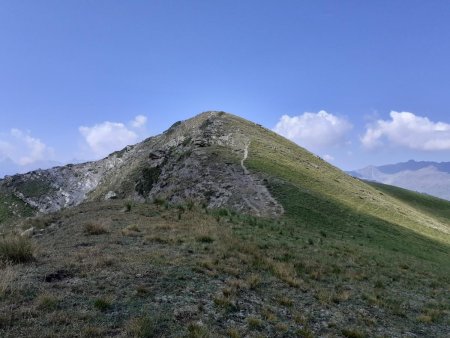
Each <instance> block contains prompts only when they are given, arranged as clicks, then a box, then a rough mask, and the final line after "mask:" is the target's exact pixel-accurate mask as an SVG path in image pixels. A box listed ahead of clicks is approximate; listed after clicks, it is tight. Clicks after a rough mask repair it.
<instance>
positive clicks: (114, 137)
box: [78, 115, 147, 157]
mask: <svg viewBox="0 0 450 338" xmlns="http://www.w3.org/2000/svg"><path fill="white" fill-rule="evenodd" d="M146 123H147V117H145V116H143V115H138V116H136V117H135V118H134V120H133V121H131V122H130V127H127V126H126V125H125V124H123V123H120V122H109V121H105V122H102V123H99V124H96V125H94V126H91V127H86V126H81V127H79V128H78V129H79V131H80V133H81V135H82V136H83V138H84V141H85V142H86V144H87V145H88V147H89V150H90V152H91V153H92V154H93V155H94V156H95V157H104V156H107V155H109V154H110V153H112V152H113V151H116V150H120V149H122V148H124V147H125V146H127V145H130V144H134V143H136V142H138V141H139V140H140V139H141V135H140V134H139V133H138V132H137V131H136V130H133V128H134V129H141V128H143V127H144V126H145V124H146ZM141 131H142V130H141Z"/></svg>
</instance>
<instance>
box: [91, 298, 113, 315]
mask: <svg viewBox="0 0 450 338" xmlns="http://www.w3.org/2000/svg"><path fill="white" fill-rule="evenodd" d="M94 307H95V308H96V309H97V310H100V311H102V312H105V311H107V310H109V309H110V308H111V307H112V304H111V301H109V300H108V299H105V298H98V299H96V300H95V301H94Z"/></svg>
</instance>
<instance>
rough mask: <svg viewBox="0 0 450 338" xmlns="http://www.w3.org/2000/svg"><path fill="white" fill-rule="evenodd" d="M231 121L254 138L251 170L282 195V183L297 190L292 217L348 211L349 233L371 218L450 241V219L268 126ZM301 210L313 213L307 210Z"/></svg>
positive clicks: (344, 224)
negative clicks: (365, 179) (350, 171)
mask: <svg viewBox="0 0 450 338" xmlns="http://www.w3.org/2000/svg"><path fill="white" fill-rule="evenodd" d="M230 120H232V122H231V121H230V124H233V123H234V124H236V123H238V124H239V125H240V127H241V128H243V129H244V130H243V133H244V134H245V135H248V136H250V139H251V141H250V145H249V156H248V159H247V160H246V162H245V164H246V166H247V167H248V169H251V170H253V171H255V172H258V173H260V174H261V175H263V176H264V177H266V178H268V179H269V180H270V181H272V182H275V183H274V184H277V185H278V186H279V188H278V190H276V191H275V192H274V193H275V194H278V197H279V198H282V195H283V192H282V191H280V189H281V190H283V189H284V188H280V187H286V188H285V189H288V190H289V191H291V192H292V191H294V192H293V193H292V194H291V195H289V205H287V206H286V208H287V215H288V216H292V215H294V214H295V215H296V217H300V216H301V217H312V216H308V215H314V214H315V215H317V219H320V220H326V219H327V218H330V217H331V218H335V217H334V216H333V215H334V214H337V213H338V214H339V213H345V217H343V215H342V214H341V215H340V216H339V217H338V219H339V220H340V221H339V222H338V223H337V224H336V227H338V225H339V227H342V228H348V229H349V231H352V230H353V229H354V226H355V224H357V223H358V222H359V220H360V218H361V217H370V218H372V219H373V220H379V221H380V222H387V223H389V224H392V225H395V226H400V227H403V228H406V229H409V230H412V231H413V232H416V233H418V234H420V235H424V236H427V237H429V238H431V239H434V240H438V241H440V242H442V243H446V244H450V225H449V223H450V222H449V220H446V221H444V220H442V219H437V218H435V217H434V216H432V215H429V214H427V213H424V212H423V211H422V210H420V209H416V208H414V207H413V206H411V205H410V204H408V203H405V202H404V201H403V200H401V199H398V198H396V197H395V196H390V195H387V194H384V193H383V192H381V191H379V190H377V189H376V188H374V187H373V186H370V185H368V184H366V183H364V182H362V181H360V180H357V179H355V178H352V177H350V176H348V175H346V174H345V173H344V172H342V171H341V170H339V169H337V168H335V167H333V166H332V165H330V164H328V163H327V162H325V161H323V160H322V159H320V158H318V157H317V156H315V155H313V154H311V153H309V152H308V151H306V150H305V149H303V148H300V147H299V146H297V145H296V144H294V143H292V142H290V141H288V140H286V139H284V138H283V137H281V136H279V135H277V134H275V133H273V132H270V131H268V130H267V129H265V128H262V127H258V126H257V125H255V124H253V123H250V122H247V121H245V120H242V119H240V118H238V117H234V116H230ZM300 196H302V197H300ZM294 200H295V201H296V202H295V203H294ZM284 203H287V201H285V202H284ZM321 205H322V206H321ZM326 205H329V207H326ZM299 209H305V210H309V212H306V214H304V213H302V212H300V211H299ZM362 215H364V216H362Z"/></svg>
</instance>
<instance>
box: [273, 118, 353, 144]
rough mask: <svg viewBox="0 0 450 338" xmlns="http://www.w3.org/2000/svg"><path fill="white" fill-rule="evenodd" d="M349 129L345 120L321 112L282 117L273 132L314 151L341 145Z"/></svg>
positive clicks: (349, 126)
mask: <svg viewBox="0 0 450 338" xmlns="http://www.w3.org/2000/svg"><path fill="white" fill-rule="evenodd" d="M351 129H352V125H351V124H350V123H349V122H348V121H347V120H346V119H344V118H341V117H338V116H335V115H333V114H330V113H327V112H326V111H323V110H322V111H319V112H318V113H304V114H302V115H299V116H293V117H291V116H289V115H283V116H282V117H281V118H280V120H279V121H278V123H277V124H276V126H275V128H274V129H273V130H274V131H275V132H276V133H278V134H280V135H282V136H284V137H286V138H288V139H290V140H292V141H294V142H295V143H297V144H299V145H301V146H303V147H306V148H308V149H312V150H316V149H320V148H324V147H329V146H333V145H339V144H343V143H344V142H345V139H346V135H347V133H348V132H349V131H350V130H351Z"/></svg>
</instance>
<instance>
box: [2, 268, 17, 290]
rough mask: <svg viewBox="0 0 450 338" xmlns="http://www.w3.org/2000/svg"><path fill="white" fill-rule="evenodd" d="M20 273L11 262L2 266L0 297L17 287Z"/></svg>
mask: <svg viewBox="0 0 450 338" xmlns="http://www.w3.org/2000/svg"><path fill="white" fill-rule="evenodd" d="M17 282H18V273H17V270H15V269H14V267H13V266H12V265H11V264H10V263H6V264H4V266H3V267H2V268H0V297H1V296H3V295H5V294H11V293H13V292H14V291H15V290H16V289H17V287H18V286H17Z"/></svg>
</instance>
